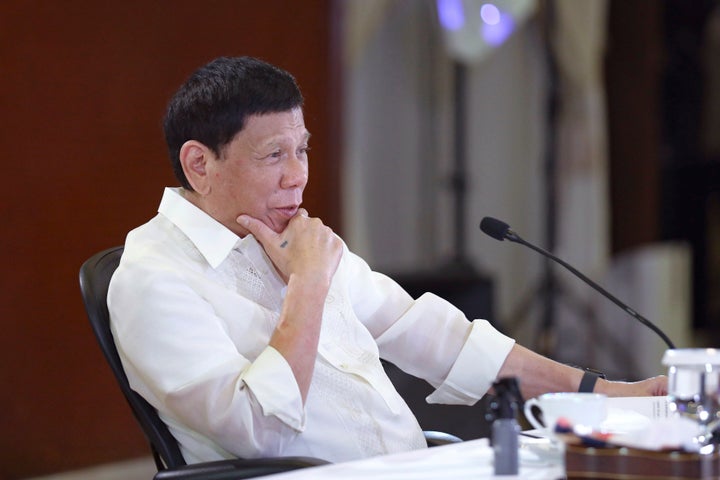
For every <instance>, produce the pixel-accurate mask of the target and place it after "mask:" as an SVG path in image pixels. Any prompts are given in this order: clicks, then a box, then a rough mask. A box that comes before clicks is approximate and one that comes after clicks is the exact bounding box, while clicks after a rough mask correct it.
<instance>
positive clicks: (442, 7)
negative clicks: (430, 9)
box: [437, 0, 465, 31]
mask: <svg viewBox="0 0 720 480" xmlns="http://www.w3.org/2000/svg"><path fill="white" fill-rule="evenodd" d="M437 9H438V16H439V18H440V24H441V25H442V26H443V28H445V29H446V30H450V31H455V30H460V29H461V28H462V27H463V25H465V11H464V9H463V4H462V0H437Z"/></svg>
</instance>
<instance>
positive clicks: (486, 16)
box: [480, 3, 500, 25]
mask: <svg viewBox="0 0 720 480" xmlns="http://www.w3.org/2000/svg"><path fill="white" fill-rule="evenodd" d="M480 18H482V21H483V22H484V23H485V24H487V25H497V24H498V23H500V10H498V8H497V7H496V6H495V5H493V4H492V3H486V4H484V5H483V6H482V7H480Z"/></svg>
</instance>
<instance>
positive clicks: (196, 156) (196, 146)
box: [180, 140, 212, 195]
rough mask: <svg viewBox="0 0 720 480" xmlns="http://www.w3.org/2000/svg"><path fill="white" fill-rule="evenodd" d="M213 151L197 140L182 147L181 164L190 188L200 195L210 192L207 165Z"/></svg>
mask: <svg viewBox="0 0 720 480" xmlns="http://www.w3.org/2000/svg"><path fill="white" fill-rule="evenodd" d="M211 155H212V151H211V150H210V149H209V148H208V147H206V146H205V145H204V144H202V143H200V142H198V141H197V140H188V141H187V142H185V143H183V146H182V147H180V164H181V165H182V168H183V172H185V177H186V178H187V180H188V182H189V183H190V186H192V187H193V190H195V191H196V192H197V193H199V194H200V195H206V194H208V193H209V191H210V184H209V183H208V181H207V180H208V176H207V175H208V171H207V163H208V161H210V156H211Z"/></svg>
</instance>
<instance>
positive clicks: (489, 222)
mask: <svg viewBox="0 0 720 480" xmlns="http://www.w3.org/2000/svg"><path fill="white" fill-rule="evenodd" d="M480 230H482V231H483V233H485V234H486V235H489V236H491V237H492V238H494V239H496V240H500V241H503V240H509V241H511V242H515V243H519V244H521V245H525V246H526V247H528V248H530V249H532V250H535V251H536V252H538V253H540V254H541V255H543V256H545V257H547V258H549V259H551V260H553V261H555V262H557V263H559V264H560V265H562V266H563V267H565V268H566V269H568V270H570V271H571V272H572V273H573V274H575V275H576V276H577V277H579V278H580V279H581V280H582V281H584V282H585V283H587V284H588V285H590V286H591V287H592V288H594V289H595V290H597V291H598V292H600V293H601V294H603V295H604V296H605V297H606V298H608V299H609V300H610V301H611V302H613V303H614V304H615V305H617V306H618V307H620V308H621V309H623V310H624V311H625V313H627V314H628V315H630V316H631V317H633V318H634V319H635V320H637V321H639V322H640V323H642V324H643V325H645V326H646V327H648V328H649V329H650V330H652V331H653V332H655V333H656V334H658V335H659V336H660V338H662V339H663V341H664V342H665V343H666V344H667V346H668V347H669V348H671V349H674V348H675V345H674V344H673V342H672V341H671V340H670V338H668V336H667V335H665V333H664V332H663V331H662V330H660V329H659V328H658V327H657V326H656V325H655V324H653V323H652V322H651V321H650V320H648V319H647V318H645V317H643V316H642V315H640V314H639V313H637V312H636V311H635V310H633V309H632V308H630V307H628V306H627V305H625V304H624V303H622V302H621V301H620V300H618V299H617V298H616V297H615V296H613V295H612V294H610V292H608V291H607V290H605V289H604V288H602V287H601V286H600V285H598V284H597V283H595V282H593V281H592V280H590V279H589V278H588V277H586V276H585V275H583V274H582V273H580V272H579V271H578V270H577V269H576V268H574V267H573V266H572V265H570V264H568V263H567V262H565V261H563V260H562V259H560V258H558V257H556V256H555V255H553V254H552V253H550V252H548V251H547V250H543V249H542V248H540V247H537V246H535V245H533V244H532V243H530V242H527V241H525V240H523V239H522V238H520V236H519V235H518V234H517V233H515V232H513V231H512V230H511V229H510V225H508V224H507V223H505V222H503V221H501V220H498V219H497V218H492V217H485V218H483V219H482V221H481V222H480Z"/></svg>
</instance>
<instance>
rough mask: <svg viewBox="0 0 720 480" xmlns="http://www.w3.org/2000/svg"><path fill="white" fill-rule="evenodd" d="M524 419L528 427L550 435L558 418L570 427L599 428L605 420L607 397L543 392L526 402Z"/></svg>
mask: <svg viewBox="0 0 720 480" xmlns="http://www.w3.org/2000/svg"><path fill="white" fill-rule="evenodd" d="M533 407H537V409H538V410H540V413H541V414H542V422H541V421H540V419H539V418H537V417H536V416H535V412H534V411H533ZM524 411H525V418H526V419H527V421H528V422H530V424H531V425H532V426H533V427H535V428H537V429H538V430H542V431H544V432H545V433H547V434H552V433H553V432H554V430H555V425H556V424H557V421H558V419H560V418H564V419H566V420H567V421H568V422H570V423H571V424H572V425H575V426H580V425H582V426H584V427H590V428H592V429H598V430H599V429H600V428H601V427H602V423H603V422H604V421H605V419H606V418H607V412H608V410H607V397H606V396H605V395H603V394H601V393H578V392H562V393H546V394H544V395H540V396H539V397H536V398H531V399H529V400H527V401H526V402H525V408H524Z"/></svg>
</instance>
